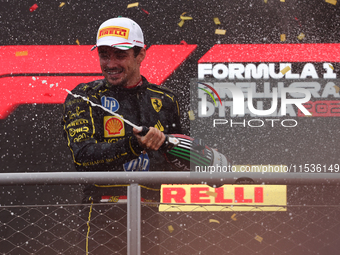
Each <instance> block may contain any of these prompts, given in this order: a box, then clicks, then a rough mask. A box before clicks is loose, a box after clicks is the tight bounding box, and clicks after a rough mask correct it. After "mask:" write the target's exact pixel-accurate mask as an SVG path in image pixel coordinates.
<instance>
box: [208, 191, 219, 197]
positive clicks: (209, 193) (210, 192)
mask: <svg viewBox="0 0 340 255" xmlns="http://www.w3.org/2000/svg"><path fill="white" fill-rule="evenodd" d="M206 194H207V195H208V196H212V197H217V193H216V192H212V191H207V192H206Z"/></svg>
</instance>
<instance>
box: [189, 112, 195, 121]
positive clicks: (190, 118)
mask: <svg viewBox="0 0 340 255" xmlns="http://www.w3.org/2000/svg"><path fill="white" fill-rule="evenodd" d="M188 114H189V120H195V114H194V112H193V111H192V110H190V111H188Z"/></svg>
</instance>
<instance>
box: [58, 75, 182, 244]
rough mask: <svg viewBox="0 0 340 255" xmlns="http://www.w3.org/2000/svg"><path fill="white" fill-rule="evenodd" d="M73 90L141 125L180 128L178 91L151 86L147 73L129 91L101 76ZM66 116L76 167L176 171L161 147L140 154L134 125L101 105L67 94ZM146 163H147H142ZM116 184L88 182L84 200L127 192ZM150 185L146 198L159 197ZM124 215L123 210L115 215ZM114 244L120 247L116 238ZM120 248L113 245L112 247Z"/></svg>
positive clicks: (171, 131) (170, 131)
mask: <svg viewBox="0 0 340 255" xmlns="http://www.w3.org/2000/svg"><path fill="white" fill-rule="evenodd" d="M72 93H73V94H77V95H80V96H83V97H85V98H88V99H89V100H90V101H92V102H93V103H95V104H99V105H102V106H104V107H105V108H108V109H110V110H111V111H113V112H115V113H117V114H119V115H121V116H122V117H123V118H124V119H126V120H129V121H131V122H132V123H133V124H135V125H137V126H146V127H150V126H151V127H156V128H158V129H159V130H160V131H162V132H163V133H165V134H180V133H181V132H182V131H181V126H180V112H179V107H178V102H177V99H176V96H175V95H174V93H173V92H172V91H170V90H169V89H167V88H164V87H161V86H157V85H154V84H150V83H149V82H148V81H147V80H146V79H145V78H144V77H142V85H140V86H137V87H134V88H130V89H127V88H123V87H120V86H110V85H109V84H108V83H107V82H106V80H105V79H103V80H97V81H93V82H90V83H86V84H85V83H82V84H79V85H78V86H77V87H76V88H75V89H73V90H72ZM63 120H64V130H65V132H64V135H65V138H66V139H67V142H68V146H69V148H70V150H71V154H72V157H73V161H74V163H75V167H76V170H77V171H124V170H125V171H138V170H144V171H145V170H146V171H161V170H173V168H172V166H171V165H170V164H168V163H167V162H166V160H165V157H164V156H163V155H162V154H161V153H160V152H159V151H151V152H148V153H147V155H144V154H142V150H143V149H142V148H141V147H140V146H139V144H138V142H137V139H136V137H135V136H134V135H133V132H132V127H131V126H130V125H128V124H127V123H126V122H125V121H124V120H122V119H120V118H118V117H115V116H113V115H112V114H110V113H108V112H107V111H105V110H104V109H102V108H100V107H97V106H91V104H90V103H89V102H86V101H84V100H83V99H81V98H75V97H73V96H72V95H68V96H67V98H66V100H65V104H64V117H63ZM145 158H147V159H148V160H145ZM138 159H139V160H140V161H141V162H142V164H141V165H138V164H137V163H136V162H137V161H138ZM144 162H146V163H145V164H144V165H143V163H144ZM117 186H119V185H110V183H109V181H108V185H87V186H86V187H85V189H84V195H85V196H84V198H83V202H85V203H86V202H92V203H93V202H94V203H96V202H101V201H103V198H107V197H111V199H109V201H112V200H113V201H114V200H117V199H115V198H117V197H124V196H126V187H117ZM152 188H156V187H152ZM152 188H151V189H150V188H146V189H143V188H142V197H143V199H147V201H154V200H156V201H157V200H158V197H159V192H157V191H156V192H155V190H154V189H152ZM112 198H113V199H112ZM158 201H159V200H158ZM103 210H105V209H103ZM110 210H112V206H110V207H108V208H107V211H110ZM90 211H92V209H91V210H90ZM118 211H119V210H118ZM111 212H112V211H111ZM90 214H91V213H90ZM90 214H89V215H90ZM111 214H112V213H111ZM89 215H87V213H85V214H84V217H83V218H84V219H85V220H86V219H87V218H88V219H90V218H89ZM123 216H124V212H123V213H122V214H121V215H116V216H115V217H118V218H121V217H123ZM110 217H112V215H110ZM151 218H152V217H151ZM100 224H103V226H102V228H104V229H105V224H106V223H105V222H102V223H100V222H96V225H100ZM123 225H124V224H123ZM96 227H97V228H98V229H99V228H100V227H99V226H96ZM85 228H86V226H85ZM84 233H86V229H85V230H84ZM105 233H106V230H105V231H104V234H105ZM96 235H97V236H101V235H102V234H100V233H99V232H97V233H94V234H93V235H91V233H90V236H92V238H95V237H93V236H96ZM111 243H114V244H115V245H116V244H117V243H118V242H111ZM119 249H120V248H116V247H113V248H112V249H111V250H119Z"/></svg>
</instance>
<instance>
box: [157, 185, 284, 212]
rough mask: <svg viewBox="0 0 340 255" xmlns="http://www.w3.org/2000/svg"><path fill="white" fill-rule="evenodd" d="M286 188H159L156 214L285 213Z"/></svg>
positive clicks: (270, 186)
mask: <svg viewBox="0 0 340 255" xmlns="http://www.w3.org/2000/svg"><path fill="white" fill-rule="evenodd" d="M286 206H287V187H286V186H285V185H223V186H221V187H218V188H213V187H210V186H208V185H202V184H198V185H172V184H171V185H162V187H161V205H160V206H159V211H168V212H169V211H172V212H173V211H182V212H183V211H189V212H205V211H226V212H228V211H286V210H287V208H286Z"/></svg>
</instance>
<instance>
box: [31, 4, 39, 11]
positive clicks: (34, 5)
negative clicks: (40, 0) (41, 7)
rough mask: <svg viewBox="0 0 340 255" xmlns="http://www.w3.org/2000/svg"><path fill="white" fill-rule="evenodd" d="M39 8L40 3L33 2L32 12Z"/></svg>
mask: <svg viewBox="0 0 340 255" xmlns="http://www.w3.org/2000/svg"><path fill="white" fill-rule="evenodd" d="M37 8H38V5H37V4H33V5H32V6H31V8H30V12H33V11H35V10H36V9H37Z"/></svg>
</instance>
